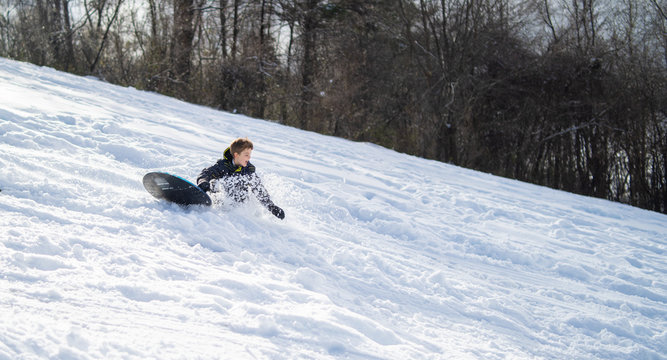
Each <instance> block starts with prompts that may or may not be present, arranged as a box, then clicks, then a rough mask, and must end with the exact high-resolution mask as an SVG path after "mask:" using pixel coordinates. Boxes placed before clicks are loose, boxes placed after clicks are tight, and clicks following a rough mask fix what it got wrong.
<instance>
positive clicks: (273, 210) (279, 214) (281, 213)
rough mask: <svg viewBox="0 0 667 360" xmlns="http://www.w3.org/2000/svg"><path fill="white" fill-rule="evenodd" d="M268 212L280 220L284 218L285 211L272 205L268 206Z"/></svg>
mask: <svg viewBox="0 0 667 360" xmlns="http://www.w3.org/2000/svg"><path fill="white" fill-rule="evenodd" d="M269 211H270V212H271V214H273V215H274V216H275V217H277V218H278V219H280V220H282V219H284V218H285V211H283V209H281V208H279V207H277V206H275V205H273V204H271V205H269Z"/></svg>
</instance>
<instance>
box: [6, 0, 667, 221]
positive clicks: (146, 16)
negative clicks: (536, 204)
mask: <svg viewBox="0 0 667 360" xmlns="http://www.w3.org/2000/svg"><path fill="white" fill-rule="evenodd" d="M665 2H666V1H665V0H552V1H549V0H368V1H362V0H329V1H327V0H255V1H249V0H215V1H207V0H181V1H177V0H147V1H130V0H88V1H85V0H53V1H47V0H31V1H28V0H0V4H1V5H0V8H1V10H2V12H1V14H0V55H1V56H5V57H9V58H13V59H18V60H23V61H29V62H32V63H35V64H38V65H45V66H50V67H54V68H57V69H61V70H64V71H69V72H72V73H76V74H81V75H95V76H97V77H99V78H102V79H104V80H106V81H109V82H112V83H116V84H120V85H124V86H133V87H136V88H138V89H145V90H150V91H156V92H160V93H163V94H167V95H170V96H174V97H177V98H181V99H184V100H187V101H190V102H195V103H199V104H204V105H208V106H211V107H215V108H219V109H223V110H228V111H234V112H239V113H244V114H247V115H250V116H253V117H258V118H264V119H271V120H274V121H278V122H281V123H284V124H287V125H291V126H296V127H299V128H303V129H307V130H314V131H318V132H321V133H325V134H331V135H335V136H340V137H345V138H349V139H353V140H357V141H369V142H374V143H378V144H381V145H383V146H386V147H389V148H394V149H396V150H398V151H402V152H407V153H410V154H415V155H418V156H422V157H426V158H431V159H437V160H441V161H445V162H449V163H452V164H456V165H460V166H464V167H468V168H473V169H477V170H481V171H485V172H490V173H493V174H497V175H501V176H505V177H511V178H516V179H520V180H523V181H529V182H533V183H536V184H541V185H546V186H550V187H553V188H558V189H563V190H566V191H570V192H575V193H579V194H585V195H591V196H596V197H600V198H606V199H611V200H616V201H621V202H624V203H628V204H632V205H636V206H639V207H643V208H646V209H651V210H655V211H660V212H663V213H664V212H667V4H666V3H665ZM0 86H1V85H0Z"/></svg>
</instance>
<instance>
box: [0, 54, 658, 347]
mask: <svg viewBox="0 0 667 360" xmlns="http://www.w3.org/2000/svg"><path fill="white" fill-rule="evenodd" d="M244 136H248V137H249V138H250V139H251V140H253V141H254V143H255V149H254V151H253V158H252V160H251V161H252V162H253V163H254V164H255V165H256V166H257V169H258V173H259V174H260V176H261V177H262V179H263V181H264V183H265V185H266V187H267V189H268V191H269V192H270V194H271V196H272V198H273V200H274V202H275V203H276V204H277V205H279V206H281V207H283V208H284V209H285V211H286V214H287V216H286V218H285V220H283V221H281V220H279V219H277V218H275V217H273V216H272V215H271V214H270V213H269V212H267V211H266V210H265V209H263V208H262V207H261V205H259V204H258V203H257V202H256V201H253V202H251V203H248V204H245V205H243V206H239V207H233V206H228V205H227V204H226V203H225V201H224V200H225V199H218V200H220V201H217V202H216V205H214V206H213V207H212V208H201V207H195V208H181V207H179V206H177V205H173V204H169V203H165V202H164V201H158V200H156V199H154V198H153V197H151V195H150V194H149V193H148V192H146V190H145V189H144V188H143V185H142V182H141V180H142V177H143V175H144V174H145V173H147V172H149V171H167V172H170V173H173V174H177V175H180V176H182V177H184V178H187V179H190V180H195V178H196V176H197V175H198V174H199V172H200V171H201V169H202V168H204V167H206V166H210V165H212V164H213V163H214V162H215V161H216V160H217V159H218V158H220V156H221V155H222V152H223V150H224V149H225V148H226V147H227V146H228V145H229V143H230V142H231V141H232V140H233V139H235V138H236V137H244ZM666 245H667V216H665V215H662V214H658V213H654V212H649V211H645V210H640V209H637V208H633V207H629V206H625V205H621V204H617V203H612V202H608V201H603V200H598V199H593V198H588V197H582V196H576V195H572V194H569V193H564V192H560V191H554V190H550V189H547V188H544V187H539V186H535V185H530V184H525V183H521V182H517V181H513V180H508V179H503V178H499V177H494V176H490V175H488V174H483V173H479V172H475V171H470V170H466V169H462V168H458V167H455V166H451V165H447V164H443V163H440V162H435V161H429V160H424V159H420V158H416V157H413V156H408V155H405V154H400V153H397V152H394V151H391V150H388V149H384V148H381V147H379V146H375V145H372V144H367V143H355V142H351V141H346V140H341V139H338V138H334V137H328V136H323V135H318V134H315V133H312V132H306V131H301V130H297V129H294V128H290V127H286V126H282V125H279V124H276V123H272V122H269V121H263V120H257V119H252V118H248V117H245V116H240V115H234V114H230V113H226V112H221V111H216V110H213V109H209V108H206V107H201V106H195V105H190V104H187V103H184V102H180V101H177V100H174V99H171V98H168V97H164V96H160V95H156V94H154V93H149V92H142V91H138V90H136V89H132V88H123V87H118V86H113V85H109V84H107V83H104V82H102V81H99V80H96V79H93V78H83V77H76V76H72V75H68V74H65V73H61V72H57V71H55V70H52V69H48V68H40V67H37V66H33V65H29V64H24V63H18V62H14V61H9V60H5V59H0V319H1V320H0V359H117V358H122V359H337V358H344V359H401V360H402V359H666V358H667V355H666V354H667V257H666V256H665V255H666Z"/></svg>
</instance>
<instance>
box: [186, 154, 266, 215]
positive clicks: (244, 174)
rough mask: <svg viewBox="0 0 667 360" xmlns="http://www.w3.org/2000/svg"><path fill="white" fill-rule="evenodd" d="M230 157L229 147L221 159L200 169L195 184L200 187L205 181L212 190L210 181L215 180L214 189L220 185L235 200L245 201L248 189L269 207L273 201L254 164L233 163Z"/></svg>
mask: <svg viewBox="0 0 667 360" xmlns="http://www.w3.org/2000/svg"><path fill="white" fill-rule="evenodd" d="M232 159H233V156H232V152H231V150H230V148H227V149H226V150H225V152H224V154H223V158H222V159H220V160H218V161H217V162H216V163H215V164H214V165H213V166H210V167H207V168H205V169H203V170H202V171H201V173H200V174H199V176H198V177H197V185H199V186H200V187H202V183H204V182H206V183H208V184H209V186H210V187H211V189H212V190H213V188H214V186H213V185H214V184H212V183H211V181H212V180H216V183H215V189H216V190H218V189H219V188H220V185H222V189H224V191H225V192H226V193H227V195H228V196H229V197H230V198H231V199H233V200H234V201H237V202H245V201H247V200H248V192H249V190H250V191H252V192H253V193H254V194H255V196H256V197H257V200H259V202H260V203H262V205H264V206H266V207H271V206H272V205H273V202H272V201H271V198H270V197H269V193H268V192H267V191H266V188H265V187H264V185H263V184H262V181H261V179H260V178H259V176H257V174H255V166H254V165H252V164H251V163H250V162H248V166H245V167H244V166H240V165H234V163H233V161H232ZM218 191H219V190H218Z"/></svg>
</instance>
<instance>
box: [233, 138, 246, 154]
mask: <svg viewBox="0 0 667 360" xmlns="http://www.w3.org/2000/svg"><path fill="white" fill-rule="evenodd" d="M245 149H250V150H252V141H250V140H248V138H238V139H236V140H234V141H232V144H231V145H229V150H230V151H231V152H232V156H233V155H234V154H240V153H242V152H243V150H245Z"/></svg>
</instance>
